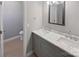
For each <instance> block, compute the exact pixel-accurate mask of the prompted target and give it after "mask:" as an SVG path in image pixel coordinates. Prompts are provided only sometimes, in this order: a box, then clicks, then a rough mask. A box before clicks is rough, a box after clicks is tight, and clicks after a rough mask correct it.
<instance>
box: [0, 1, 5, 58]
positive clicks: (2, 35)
mask: <svg viewBox="0 0 79 59" xmlns="http://www.w3.org/2000/svg"><path fill="white" fill-rule="evenodd" d="M3 10H4V2H3V1H2V6H1V31H2V34H1V54H2V57H4V41H3V40H4V30H3Z"/></svg>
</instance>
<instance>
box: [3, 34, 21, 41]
mask: <svg viewBox="0 0 79 59" xmlns="http://www.w3.org/2000/svg"><path fill="white" fill-rule="evenodd" d="M19 37H20V35H17V36H14V37H11V38H9V39H5V40H4V42H9V41H11V40H15V39H16V38H19Z"/></svg>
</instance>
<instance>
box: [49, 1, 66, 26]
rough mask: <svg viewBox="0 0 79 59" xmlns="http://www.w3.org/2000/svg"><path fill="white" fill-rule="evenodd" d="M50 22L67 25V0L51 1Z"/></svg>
mask: <svg viewBox="0 0 79 59" xmlns="http://www.w3.org/2000/svg"><path fill="white" fill-rule="evenodd" d="M48 6H49V10H48V22H49V23H50V24H56V25H62V26H64V25H65V1H49V5H48Z"/></svg>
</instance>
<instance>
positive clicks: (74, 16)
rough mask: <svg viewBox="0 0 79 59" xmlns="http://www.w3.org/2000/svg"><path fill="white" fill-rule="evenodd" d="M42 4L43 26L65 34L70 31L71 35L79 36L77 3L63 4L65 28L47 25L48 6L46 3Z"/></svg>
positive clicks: (78, 7)
mask: <svg viewBox="0 0 79 59" xmlns="http://www.w3.org/2000/svg"><path fill="white" fill-rule="evenodd" d="M43 4H44V5H43V26H45V27H49V28H51V29H54V30H57V31H61V32H65V33H67V32H68V31H69V30H71V34H74V35H78V36H79V1H74V2H73V1H67V2H65V26H60V25H54V24H49V23H48V10H47V8H48V6H47V3H46V2H44V3H43Z"/></svg>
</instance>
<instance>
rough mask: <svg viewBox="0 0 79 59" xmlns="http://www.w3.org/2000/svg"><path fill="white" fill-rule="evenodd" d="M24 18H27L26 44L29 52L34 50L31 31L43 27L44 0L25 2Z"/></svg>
mask: <svg viewBox="0 0 79 59" xmlns="http://www.w3.org/2000/svg"><path fill="white" fill-rule="evenodd" d="M24 6H25V7H24V19H25V23H24V24H25V27H24V28H25V30H24V31H25V36H24V39H25V41H24V42H25V43H26V44H25V45H26V47H27V48H26V49H27V53H28V52H29V51H31V50H32V48H31V47H32V42H31V41H30V36H31V31H33V30H36V29H39V28H40V27H42V2H40V1H28V2H24ZM26 49H25V50H26Z"/></svg>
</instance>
